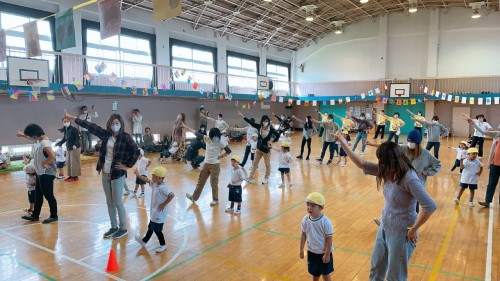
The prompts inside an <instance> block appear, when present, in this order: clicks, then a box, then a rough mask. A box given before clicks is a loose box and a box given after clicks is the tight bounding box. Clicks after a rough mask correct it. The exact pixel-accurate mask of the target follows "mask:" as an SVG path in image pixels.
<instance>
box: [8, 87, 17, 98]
mask: <svg viewBox="0 0 500 281" xmlns="http://www.w3.org/2000/svg"><path fill="white" fill-rule="evenodd" d="M9 97H10V98H11V99H13V100H17V99H18V98H19V90H18V89H16V88H10V91H9Z"/></svg>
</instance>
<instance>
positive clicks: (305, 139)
mask: <svg viewBox="0 0 500 281" xmlns="http://www.w3.org/2000/svg"><path fill="white" fill-rule="evenodd" d="M292 118H293V119H295V120H296V121H297V122H299V124H300V125H302V144H301V145H300V155H299V156H297V158H298V159H302V155H303V154H304V146H305V144H306V143H307V157H306V160H309V156H310V155H311V140H312V134H313V133H314V132H316V127H314V126H313V124H312V121H311V116H310V115H308V116H307V117H306V121H303V120H301V119H299V118H297V117H295V115H292Z"/></svg>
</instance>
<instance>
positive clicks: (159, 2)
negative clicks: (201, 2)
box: [153, 0, 182, 23]
mask: <svg viewBox="0 0 500 281" xmlns="http://www.w3.org/2000/svg"><path fill="white" fill-rule="evenodd" d="M181 14H182V0H153V21H154V22H155V23H156V22H160V21H163V20H168V19H170V18H173V17H178V16H180V15H181Z"/></svg>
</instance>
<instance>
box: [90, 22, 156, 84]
mask: <svg viewBox="0 0 500 281" xmlns="http://www.w3.org/2000/svg"><path fill="white" fill-rule="evenodd" d="M86 38H87V45H86V55H87V56H90V57H99V58H106V59H110V60H119V61H125V62H112V61H104V63H105V64H106V68H105V69H104V70H102V68H98V67H97V66H98V65H100V64H101V63H102V62H103V61H102V60H99V59H87V71H88V72H90V73H92V74H96V75H98V74H99V71H98V70H101V73H100V75H102V74H104V75H111V73H114V74H116V75H117V76H118V77H120V78H135V79H137V78H138V79H146V80H151V79H152V77H153V67H152V66H147V65H144V66H143V65H137V64H134V63H146V64H152V56H151V46H150V40H148V39H143V38H136V37H133V36H128V35H123V34H121V35H116V36H113V37H109V38H106V39H104V40H101V35H100V32H99V30H96V29H91V28H88V29H87V30H86ZM127 62H131V63H127Z"/></svg>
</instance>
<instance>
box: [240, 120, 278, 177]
mask: <svg viewBox="0 0 500 281" xmlns="http://www.w3.org/2000/svg"><path fill="white" fill-rule="evenodd" d="M238 116H240V117H243V119H244V120H245V121H246V122H247V123H248V124H250V125H251V126H252V127H254V128H255V129H257V131H258V136H257V151H256V152H255V160H254V161H253V165H252V170H251V171H250V176H249V177H248V179H247V181H248V183H252V181H253V176H254V174H255V171H256V170H257V167H259V162H260V159H261V158H264V163H265V164H266V174H265V176H264V179H263V180H262V184H267V183H268V182H269V176H270V175H271V142H277V141H278V139H279V138H280V135H279V133H278V132H277V131H276V130H275V129H274V128H273V126H272V125H271V120H270V119H269V117H268V116H267V115H262V118H261V119H260V123H259V124H257V123H255V122H252V120H250V119H248V118H246V117H245V116H244V115H243V114H241V112H239V111H238Z"/></svg>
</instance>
